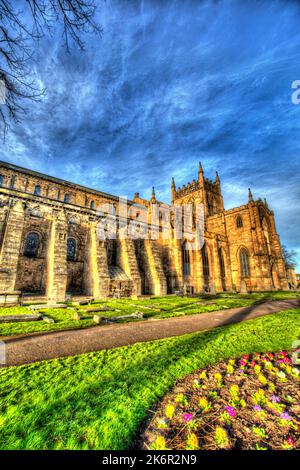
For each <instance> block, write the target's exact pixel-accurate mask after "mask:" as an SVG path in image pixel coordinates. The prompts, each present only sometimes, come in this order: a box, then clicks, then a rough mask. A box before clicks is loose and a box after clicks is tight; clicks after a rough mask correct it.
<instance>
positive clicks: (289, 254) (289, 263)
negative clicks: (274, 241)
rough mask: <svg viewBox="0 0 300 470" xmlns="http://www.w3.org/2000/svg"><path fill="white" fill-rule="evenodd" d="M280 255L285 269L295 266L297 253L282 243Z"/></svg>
mask: <svg viewBox="0 0 300 470" xmlns="http://www.w3.org/2000/svg"><path fill="white" fill-rule="evenodd" d="M282 255H283V259H284V263H285V267H286V269H293V268H295V266H296V264H297V263H296V256H297V253H296V251H295V250H289V249H288V248H287V247H286V246H285V245H282Z"/></svg>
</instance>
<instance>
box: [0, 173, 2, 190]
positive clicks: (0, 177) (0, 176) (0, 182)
mask: <svg viewBox="0 0 300 470" xmlns="http://www.w3.org/2000/svg"><path fill="white" fill-rule="evenodd" d="M2 185H3V176H2V175H0V188H2Z"/></svg>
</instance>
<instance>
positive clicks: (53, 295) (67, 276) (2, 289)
mask: <svg viewBox="0 0 300 470" xmlns="http://www.w3.org/2000/svg"><path fill="white" fill-rule="evenodd" d="M0 186H1V187H0V295H1V294H2V295H3V294H5V295H8V296H9V295H11V296H12V297H13V296H14V295H15V294H16V293H17V292H22V293H23V294H24V295H25V294H26V295H37V296H44V297H46V298H47V299H48V300H49V301H55V302H57V301H63V300H65V299H66V296H67V295H70V296H79V295H84V296H91V297H94V298H96V299H97V298H105V297H108V296H113V295H118V296H130V295H135V296H140V295H144V294H147V295H148V294H150V295H165V294H167V293H174V292H175V291H177V290H184V291H186V292H194V293H199V292H203V291H208V292H215V291H217V292H221V291H232V290H234V291H263V290H276V289H288V281H287V273H286V270H285V265H284V260H283V257H282V250H281V245H280V239H279V236H278V234H277V231H276V227H275V221H274V213H273V212H272V211H271V210H270V209H269V207H268V204H267V202H266V201H262V200H261V199H258V200H253V197H252V194H251V191H249V195H248V202H247V204H245V205H243V206H241V207H238V208H234V209H230V210H224V205H223V197H222V191H221V182H220V178H219V176H218V174H217V176H216V179H215V181H211V180H208V179H207V178H205V177H204V173H203V169H202V167H201V165H200V166H199V171H198V178H197V180H194V181H193V182H192V183H188V184H187V185H186V186H183V187H182V188H176V185H175V181H174V180H172V185H171V193H172V203H173V204H174V205H176V206H182V205H184V204H192V205H195V204H197V203H198V204H199V203H200V204H203V206H204V214H205V231H204V240H205V244H204V246H203V248H202V249H201V250H200V249H199V250H196V251H192V250H190V249H189V246H188V241H187V240H184V239H183V240H178V239H177V238H176V237H175V236H174V233H173V232H172V228H171V229H170V237H169V239H168V240H165V239H163V237H162V236H161V231H160V229H159V228H158V237H157V240H153V239H148V240H143V239H140V240H139V239H137V240H131V239H123V238H122V237H121V236H120V234H119V233H118V234H117V239H116V240H107V241H103V240H99V239H98V237H97V223H98V221H99V215H98V213H97V208H98V207H99V206H100V205H103V204H108V205H110V207H113V209H114V210H115V213H116V215H117V217H118V211H119V199H118V197H116V196H113V195H110V194H106V193H103V192H100V191H96V190H92V189H89V188H85V187H83V186H80V185H77V184H73V183H69V182H66V181H63V180H60V179H57V178H53V177H50V176H46V175H43V174H40V173H36V172H33V171H30V170H27V169H23V168H20V167H17V166H15V165H11V164H8V163H5V162H2V163H1V162H0ZM157 202H158V201H156V196H155V192H154V191H153V194H152V197H151V200H150V201H147V200H144V199H142V198H141V197H140V196H139V194H137V193H136V194H135V196H134V199H133V201H129V204H130V205H131V207H132V208H133V207H136V205H139V206H140V207H141V209H142V208H147V210H148V209H149V208H150V210H151V207H152V205H153V204H154V203H157ZM133 203H134V204H135V206H133ZM158 204H162V203H158ZM164 206H165V207H167V206H166V205H164ZM129 212H130V213H128V216H127V218H128V220H131V219H138V217H139V214H138V213H135V212H136V209H134V211H133V213H132V211H129ZM170 227H171V226H170ZM195 236H196V233H195Z"/></svg>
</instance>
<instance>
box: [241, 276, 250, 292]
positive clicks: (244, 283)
mask: <svg viewBox="0 0 300 470" xmlns="http://www.w3.org/2000/svg"><path fill="white" fill-rule="evenodd" d="M240 293H241V294H248V289H247V284H246V282H245V281H244V279H242V280H241V287H240Z"/></svg>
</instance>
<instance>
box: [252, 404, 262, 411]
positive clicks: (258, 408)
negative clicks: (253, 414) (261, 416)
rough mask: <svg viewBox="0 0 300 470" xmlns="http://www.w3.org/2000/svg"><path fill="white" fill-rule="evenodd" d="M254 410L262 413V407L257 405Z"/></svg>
mask: <svg viewBox="0 0 300 470" xmlns="http://www.w3.org/2000/svg"><path fill="white" fill-rule="evenodd" d="M253 409H254V410H255V411H262V407H261V406H259V405H255V406H254V407H253Z"/></svg>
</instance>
